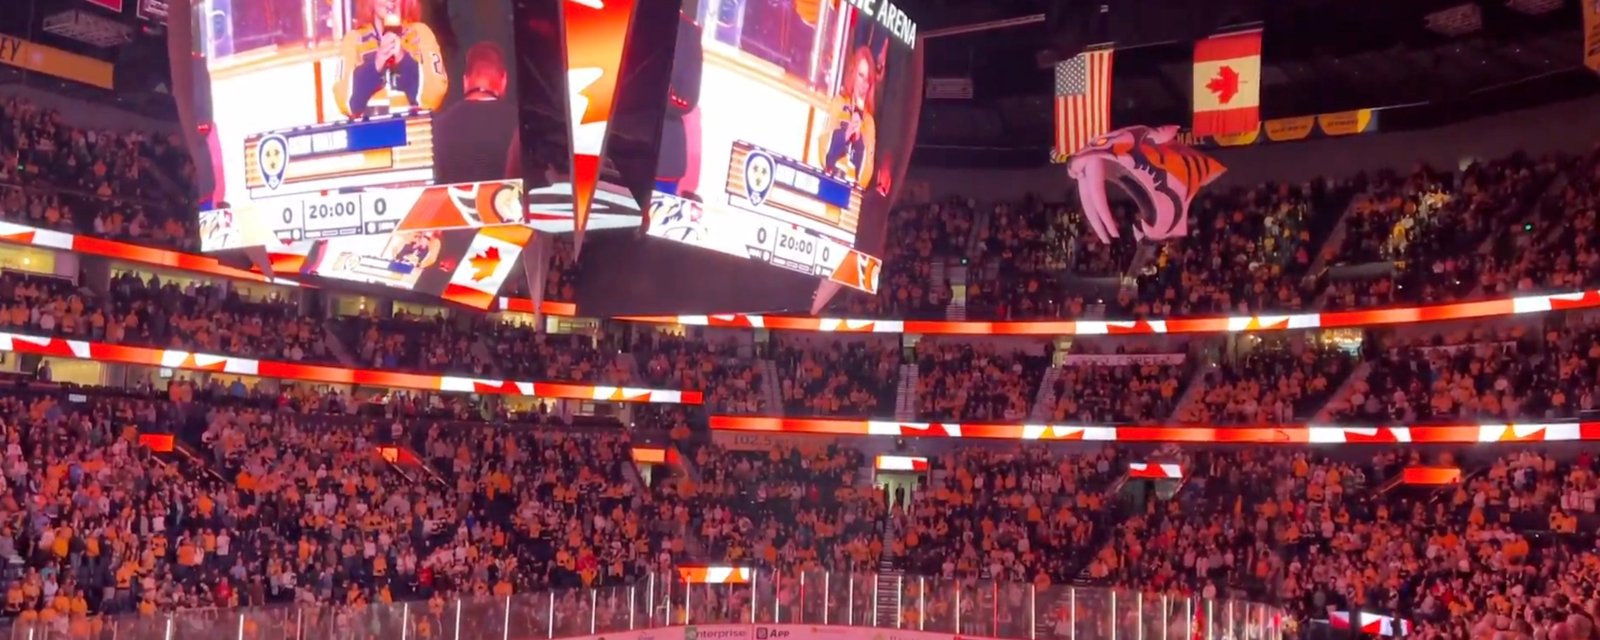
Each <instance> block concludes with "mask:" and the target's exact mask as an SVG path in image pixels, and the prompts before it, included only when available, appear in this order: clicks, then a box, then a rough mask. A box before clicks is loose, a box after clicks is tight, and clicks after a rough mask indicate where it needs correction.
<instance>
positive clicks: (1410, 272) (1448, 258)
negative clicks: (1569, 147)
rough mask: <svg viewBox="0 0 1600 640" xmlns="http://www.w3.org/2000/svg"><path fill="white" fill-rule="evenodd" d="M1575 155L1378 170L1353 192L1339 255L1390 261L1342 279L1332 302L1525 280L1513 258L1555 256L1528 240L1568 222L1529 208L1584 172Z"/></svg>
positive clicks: (1412, 298) (1435, 295)
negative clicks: (1545, 221)
mask: <svg viewBox="0 0 1600 640" xmlns="http://www.w3.org/2000/svg"><path fill="white" fill-rule="evenodd" d="M1579 164H1581V163H1576V162H1569V161H1567V160H1563V159H1558V158H1547V159H1540V160H1534V159H1531V158H1528V157H1526V156H1524V155H1520V154H1519V155H1514V156H1511V157H1509V158H1504V159H1497V160H1494V161H1486V162H1484V161H1480V162H1474V163H1472V164H1471V165H1469V166H1468V167H1467V168H1466V169H1465V170H1463V171H1462V172H1460V173H1459V174H1457V175H1452V174H1450V173H1448V172H1440V171H1436V170H1433V169H1431V168H1429V167H1419V168H1417V169H1416V170H1414V171H1413V172H1411V173H1410V174H1409V175H1405V176H1401V175H1396V174H1392V173H1385V174H1380V175H1379V176H1377V177H1376V178H1375V179H1374V180H1373V183H1372V186H1371V188H1370V189H1369V190H1368V191H1367V192H1366V193H1365V194H1363V196H1362V197H1359V198H1357V199H1356V200H1355V201H1354V206H1353V207H1352V209H1351V213H1350V215H1349V216H1348V217H1347V218H1346V230H1345V241H1344V243H1343V245H1342V246H1341V247H1340V248H1339V253H1338V254H1337V257H1336V259H1335V260H1334V262H1335V263H1341V264H1346V265H1354V264H1364V263H1365V264H1368V265H1369V267H1368V268H1369V269H1370V268H1371V265H1372V263H1377V264H1379V265H1385V266H1383V267H1382V268H1381V269H1380V270H1379V272H1378V273H1376V274H1374V273H1371V272H1368V271H1360V272H1357V273H1354V274H1349V275H1347V276H1345V277H1341V278H1340V279H1338V280H1336V281H1335V282H1334V283H1332V284H1331V285H1330V287H1329V290H1328V294H1327V296H1326V306H1327V307H1329V308H1335V309H1351V308H1361V307H1381V306H1386V305H1392V304H1398V303H1404V302H1409V303H1441V302H1450V301H1456V300H1464V299H1469V298H1477V297H1484V296H1496V295H1498V296H1503V295H1508V294H1510V293H1511V292H1513V291H1516V290H1518V289H1520V288H1522V287H1521V286H1520V285H1519V282H1518V280H1519V279H1520V278H1518V277H1516V276H1514V274H1515V272H1516V271H1517V267H1516V266H1515V265H1517V264H1532V263H1539V264H1547V263H1542V262H1540V261H1542V260H1545V259H1546V258H1549V259H1551V260H1554V259H1555V258H1557V257H1558V256H1544V257H1541V256H1535V255H1534V254H1533V253H1532V252H1529V251H1528V249H1530V248H1532V247H1531V246H1530V243H1531V242H1534V241H1535V238H1536V237H1537V236H1538V235H1539V234H1550V233H1561V232H1562V231H1563V230H1565V229H1567V228H1568V227H1567V224H1568V222H1567V220H1565V219H1563V218H1562V217H1561V216H1555V217H1554V219H1550V220H1549V222H1550V223H1551V224H1550V225H1549V226H1548V227H1540V226H1539V225H1538V224H1537V223H1536V222H1535V221H1534V220H1535V218H1533V217H1530V216H1534V215H1535V211H1536V209H1537V205H1538V203H1539V202H1540V201H1541V200H1543V199H1544V194H1545V191H1546V190H1547V189H1548V188H1549V187H1550V185H1551V184H1553V183H1554V182H1555V181H1556V180H1557V178H1558V177H1561V176H1564V175H1576V174H1578V173H1581V172H1576V171H1572V169H1574V168H1575V167H1577V166H1579Z"/></svg>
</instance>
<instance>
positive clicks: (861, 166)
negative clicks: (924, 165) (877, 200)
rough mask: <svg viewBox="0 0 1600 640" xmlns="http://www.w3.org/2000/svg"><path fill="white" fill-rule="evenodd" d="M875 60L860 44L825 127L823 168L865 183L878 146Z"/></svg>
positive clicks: (831, 172) (846, 70) (836, 174)
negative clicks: (830, 120)
mask: <svg viewBox="0 0 1600 640" xmlns="http://www.w3.org/2000/svg"><path fill="white" fill-rule="evenodd" d="M877 88H878V64H877V62H876V61H874V60H873V58H872V49H870V48H868V47H866V46H861V47H857V48H856V50H855V52H854V53H852V54H851V55H850V59H849V61H848V62H846V63H845V68H844V86H843V87H841V88H840V90H839V95H838V97H836V98H834V100H833V108H832V110H831V112H832V116H831V118H832V122H831V123H830V126H829V128H827V129H824V130H823V133H822V139H821V140H819V142H820V143H821V145H820V146H821V147H822V148H824V149H826V150H827V153H826V155H824V156H823V162H822V170H823V171H824V172H826V173H827V174H828V175H830V176H833V177H836V178H843V179H845V180H848V181H850V182H853V183H855V184H858V185H861V186H863V187H865V186H866V185H868V184H871V183H872V165H873V159H874V156H875V155H876V153H877V146H878V122H877V120H876V118H875V116H874V111H875V110H876V108H877V96H876V95H875V94H876V93H877Z"/></svg>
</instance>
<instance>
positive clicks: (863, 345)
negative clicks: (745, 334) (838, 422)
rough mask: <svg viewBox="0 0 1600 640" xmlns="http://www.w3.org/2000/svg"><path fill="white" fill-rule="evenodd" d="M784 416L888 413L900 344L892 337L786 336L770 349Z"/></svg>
mask: <svg viewBox="0 0 1600 640" xmlns="http://www.w3.org/2000/svg"><path fill="white" fill-rule="evenodd" d="M772 359H773V362H774V364H776V365H777V368H778V375H779V377H780V379H781V380H782V383H781V385H782V386H781V388H780V393H781V394H782V397H783V410H784V413H785V414H787V415H803V416H875V417H887V416H890V415H893V413H894V408H895V406H894V403H895V397H896V395H897V394H898V393H899V390H900V388H899V382H900V366H901V356H900V344H899V341H897V340H892V339H888V340H885V339H881V338H878V339H872V338H868V339H863V340H853V341H849V342H845V341H840V340H815V341H814V340H811V339H810V337H808V336H805V335H786V336H784V337H783V338H782V339H781V341H780V342H779V343H778V344H777V345H776V346H775V348H774V349H773V358H772Z"/></svg>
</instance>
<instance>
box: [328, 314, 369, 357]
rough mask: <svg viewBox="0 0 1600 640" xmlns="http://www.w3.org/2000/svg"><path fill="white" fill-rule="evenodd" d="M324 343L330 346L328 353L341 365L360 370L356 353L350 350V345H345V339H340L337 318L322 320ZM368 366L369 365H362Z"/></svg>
mask: <svg viewBox="0 0 1600 640" xmlns="http://www.w3.org/2000/svg"><path fill="white" fill-rule="evenodd" d="M322 341H323V342H324V343H326V344H327V345H328V351H330V352H332V353H333V357H335V358H338V360H339V364H342V365H344V366H346V367H352V368H359V366H360V364H358V363H357V362H356V356H355V352H353V351H351V350H350V345H347V344H345V343H344V338H341V337H339V320H338V319H337V318H324V319H323V320H322ZM361 364H368V363H361Z"/></svg>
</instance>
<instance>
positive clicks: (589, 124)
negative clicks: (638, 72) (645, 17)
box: [561, 0, 634, 252]
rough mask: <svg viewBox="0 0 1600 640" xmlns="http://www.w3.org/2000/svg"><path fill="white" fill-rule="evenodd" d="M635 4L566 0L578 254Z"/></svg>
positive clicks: (574, 240)
mask: <svg viewBox="0 0 1600 640" xmlns="http://www.w3.org/2000/svg"><path fill="white" fill-rule="evenodd" d="M633 8H634V0H567V1H566V2H563V3H562V16H561V23H562V26H563V29H564V30H565V35H566V45H567V91H568V92H570V94H571V102H570V105H571V107H570V108H571V112H569V113H568V114H567V122H568V123H569V124H570V125H571V127H572V202H573V209H572V214H573V215H572V225H573V237H572V245H573V251H574V252H577V251H581V250H582V249H583V232H584V230H585V229H587V228H588V226H589V207H590V205H591V204H593V202H594V192H595V189H596V187H597V186H598V185H599V183H600V168H601V162H602V158H603V157H604V155H605V139H606V125H608V124H610V122H611V107H612V104H613V102H615V100H616V97H617V76H618V74H619V73H620V71H621V69H622V57H623V52H624V51H625V50H626V48H627V41H628V27H629V25H630V24H632V22H633Z"/></svg>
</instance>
